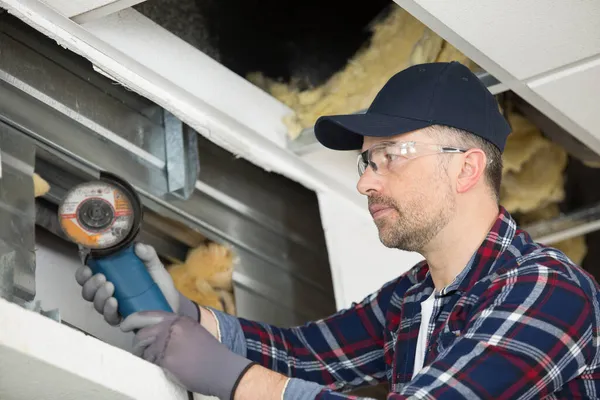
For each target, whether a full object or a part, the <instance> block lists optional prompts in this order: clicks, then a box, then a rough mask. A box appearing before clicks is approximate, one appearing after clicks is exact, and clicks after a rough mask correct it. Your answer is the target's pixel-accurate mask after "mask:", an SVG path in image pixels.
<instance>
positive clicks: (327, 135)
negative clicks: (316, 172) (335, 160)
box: [314, 113, 432, 150]
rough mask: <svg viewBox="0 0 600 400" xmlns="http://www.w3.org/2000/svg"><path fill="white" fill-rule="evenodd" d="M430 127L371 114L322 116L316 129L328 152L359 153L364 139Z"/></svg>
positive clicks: (319, 139)
mask: <svg viewBox="0 0 600 400" xmlns="http://www.w3.org/2000/svg"><path fill="white" fill-rule="evenodd" d="M431 125H432V123H431V122H429V121H422V120H417V119H410V118H402V117H392V116H389V115H383V114H373V113H371V114H349V115H332V116H324V117H320V118H319V119H318V120H317V122H316V123H315V128H314V129H315V136H316V138H317V140H318V141H319V142H320V143H321V144H322V145H323V146H325V147H327V148H329V149H332V150H360V149H361V148H362V145H363V138H364V137H365V136H370V137H389V136H395V135H401V134H403V133H408V132H412V131H415V130H418V129H423V128H426V127H428V126H431Z"/></svg>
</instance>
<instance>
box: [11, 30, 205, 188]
mask: <svg viewBox="0 0 600 400" xmlns="http://www.w3.org/2000/svg"><path fill="white" fill-rule="evenodd" d="M2 30H4V32H2ZM21 40H23V39H22V36H21V35H14V33H13V32H12V31H11V30H10V28H6V27H5V26H4V24H3V28H0V47H2V51H3V57H2V58H0V87H2V88H3V90H1V91H0V102H2V103H3V104H4V109H5V110H6V112H5V116H4V118H7V119H11V120H18V119H19V116H20V115H21V114H22V113H23V112H25V111H24V110H26V104H27V103H28V102H29V100H28V98H29V96H31V97H34V98H35V99H37V101H39V102H41V103H43V104H45V105H47V106H48V107H50V108H51V109H53V110H55V111H57V112H58V118H54V117H50V116H47V117H46V119H42V118H41V115H39V116H38V118H36V121H37V124H38V125H39V126H38V127H36V129H35V131H36V132H39V131H41V130H44V131H45V134H46V137H45V140H46V142H47V143H49V144H51V145H52V146H59V147H60V150H61V151H63V152H66V153H69V154H71V155H76V154H79V155H81V154H86V153H89V157H87V158H86V160H87V162H89V163H93V165H94V167H95V168H98V167H99V166H100V165H102V163H103V162H102V158H103V157H104V155H105V154H107V153H110V154H119V155H120V158H119V160H118V161H119V164H118V165H120V166H121V167H125V168H128V169H131V168H133V166H134V165H142V166H144V169H145V170H146V172H145V175H146V176H149V177H151V178H149V179H148V181H149V182H151V183H152V185H151V192H152V194H154V195H157V196H167V195H176V196H183V198H186V196H187V197H189V196H190V195H191V192H192V191H193V190H194V184H195V182H196V178H197V175H198V170H199V162H198V148H197V141H196V138H197V134H196V133H195V132H193V131H192V130H190V129H187V127H185V126H184V125H183V124H182V123H181V121H179V120H178V119H177V118H175V117H174V116H172V115H171V114H169V113H167V114H163V111H162V109H160V107H158V106H156V105H155V104H153V103H151V102H149V101H147V100H142V99H138V104H136V106H137V107H139V108H140V109H141V110H139V111H138V110H135V109H132V107H131V105H130V104H128V103H127V101H128V99H126V100H125V101H124V100H123V99H121V98H120V96H119V97H117V96H115V92H114V89H113V88H110V87H111V86H113V83H112V82H111V81H109V80H108V79H103V80H98V79H97V78H96V79H95V80H91V81H90V80H87V79H85V74H84V73H82V72H81V71H79V74H78V73H74V72H72V71H71V69H70V67H71V65H67V67H69V69H67V67H65V66H63V64H68V63H67V62H65V60H64V58H61V57H56V58H54V55H55V54H57V53H60V52H54V53H46V54H43V53H42V52H40V51H36V49H32V48H30V47H28V46H26V45H24V44H23V43H21ZM25 41H26V40H25ZM47 57H51V59H52V60H53V61H50V60H49V59H48V58H47ZM87 67H88V69H89V70H91V66H90V65H89V64H88V65H87ZM79 69H83V66H79ZM88 73H89V72H88ZM107 86H108V87H109V89H108V90H106V89H105V87H107ZM142 103H145V104H144V105H142ZM142 110H143V111H142ZM44 112H45V113H47V112H48V111H47V110H45V111H43V113H44ZM163 115H164V116H163ZM21 117H24V116H23V115H21ZM59 121H61V122H59ZM72 121H76V122H77V123H78V126H79V127H80V132H79V133H78V134H77V136H74V137H67V136H66V135H64V132H63V129H66V128H64V127H61V124H62V125H63V126H69V125H71V124H72ZM34 135H37V133H34ZM85 147H87V149H86V148H85ZM82 151H83V153H81V152H82ZM115 167H116V165H113V166H106V168H107V169H108V170H111V168H115Z"/></svg>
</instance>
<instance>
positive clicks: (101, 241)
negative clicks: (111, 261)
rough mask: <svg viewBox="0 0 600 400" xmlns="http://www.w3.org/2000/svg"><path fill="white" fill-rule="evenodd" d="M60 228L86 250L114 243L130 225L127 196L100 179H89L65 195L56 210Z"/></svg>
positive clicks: (131, 224)
mask: <svg viewBox="0 0 600 400" xmlns="http://www.w3.org/2000/svg"><path fill="white" fill-rule="evenodd" d="M58 218H59V221H60V224H61V226H62V228H63V231H64V232H65V234H66V235H67V236H69V237H70V238H71V239H72V240H73V241H74V242H76V243H78V244H80V245H82V246H84V247H86V248H89V249H105V248H109V247H112V246H115V245H117V244H118V243H119V242H120V241H121V240H122V239H123V238H124V237H125V236H127V234H128V233H129V231H130V230H131V229H132V227H133V219H134V216H133V208H132V206H131V203H130V201H129V198H128V197H127V195H125V194H124V193H123V192H122V191H121V190H119V189H117V188H115V187H114V186H112V185H110V184H108V183H106V182H102V181H95V182H88V183H84V184H82V185H79V186H77V187H75V188H74V189H73V190H71V192H69V193H68V194H67V196H66V197H65V200H64V201H63V203H62V204H61V206H60V208H59V210H58Z"/></svg>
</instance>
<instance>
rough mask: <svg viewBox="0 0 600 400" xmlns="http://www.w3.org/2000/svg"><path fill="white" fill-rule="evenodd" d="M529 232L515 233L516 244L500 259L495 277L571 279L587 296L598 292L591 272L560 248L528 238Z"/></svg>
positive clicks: (599, 290)
mask: <svg viewBox="0 0 600 400" xmlns="http://www.w3.org/2000/svg"><path fill="white" fill-rule="evenodd" d="M526 235H527V234H526V233H522V234H521V235H517V236H515V240H516V242H517V243H516V244H515V242H513V244H514V245H513V246H511V247H509V249H507V251H506V252H505V254H504V255H503V257H501V258H500V259H499V260H498V265H497V267H496V268H495V273H494V274H492V276H491V278H492V279H502V278H506V279H511V278H513V279H514V278H518V277H520V276H534V275H535V276H540V277H541V276H553V277H554V278H556V279H558V280H556V283H557V284H560V282H568V283H570V284H573V285H576V286H578V287H581V288H582V289H583V290H584V291H585V292H587V293H588V295H594V296H597V295H598V293H599V292H600V286H599V285H598V283H597V281H596V279H595V278H594V277H593V276H592V275H591V274H590V273H588V272H587V271H585V270H584V269H583V268H582V267H581V266H579V265H577V264H576V263H574V262H573V261H572V260H571V259H570V258H569V257H568V256H567V255H566V254H565V253H564V252H563V251H561V250H559V249H558V248H555V247H552V246H547V245H543V244H540V243H537V242H534V241H532V240H531V239H529V240H527V239H526V238H525V236H526Z"/></svg>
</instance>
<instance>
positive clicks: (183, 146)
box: [164, 110, 200, 200]
mask: <svg viewBox="0 0 600 400" xmlns="http://www.w3.org/2000/svg"><path fill="white" fill-rule="evenodd" d="M164 127H165V153H166V154H165V160H166V165H165V168H166V170H167V187H168V191H169V193H170V194H171V195H173V196H176V197H179V198H181V199H183V200H186V199H188V198H189V197H190V196H191V194H192V193H193V191H194V188H195V184H196V180H197V179H198V174H199V172H200V164H199V156H198V142H197V134H196V133H195V132H192V131H191V129H189V128H187V129H186V126H184V124H183V123H182V122H181V120H179V119H178V118H177V117H175V116H174V115H173V114H171V113H170V112H169V111H167V110H165V112H164Z"/></svg>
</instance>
